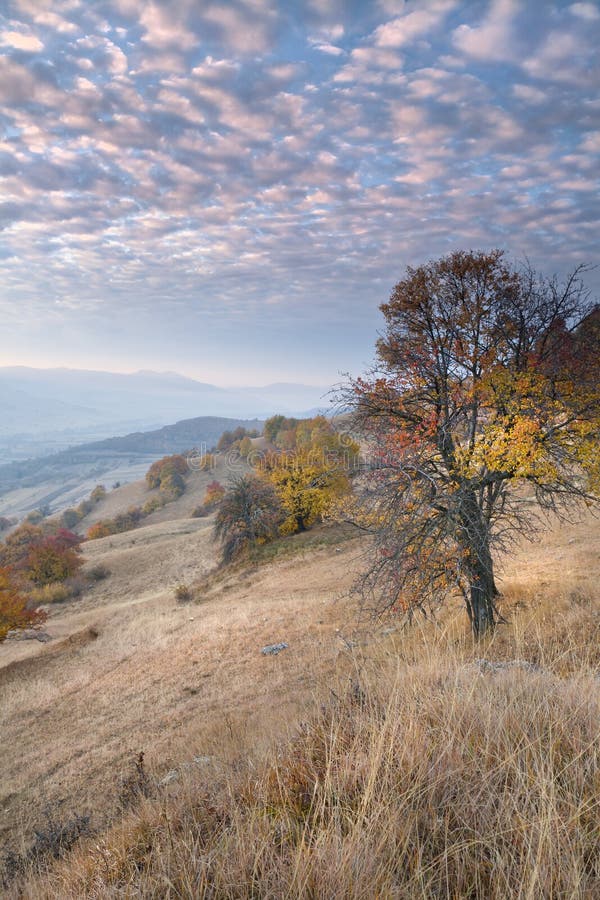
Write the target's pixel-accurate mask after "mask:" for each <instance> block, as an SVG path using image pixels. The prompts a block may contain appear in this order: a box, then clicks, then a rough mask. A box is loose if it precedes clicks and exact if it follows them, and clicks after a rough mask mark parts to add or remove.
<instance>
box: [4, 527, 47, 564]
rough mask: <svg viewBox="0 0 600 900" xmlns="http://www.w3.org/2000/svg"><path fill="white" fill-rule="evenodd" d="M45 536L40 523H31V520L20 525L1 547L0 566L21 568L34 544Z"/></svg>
mask: <svg viewBox="0 0 600 900" xmlns="http://www.w3.org/2000/svg"><path fill="white" fill-rule="evenodd" d="M43 537H44V532H43V530H42V529H41V528H40V526H39V525H31V524H30V523H29V522H24V523H23V524H22V525H19V527H18V528H15V530H14V531H13V532H12V533H11V534H9V535H8V537H7V538H6V540H5V542H4V544H2V546H1V547H0V566H10V568H12V569H15V570H19V569H21V568H22V567H23V565H24V564H25V560H26V559H27V556H28V554H29V551H30V549H31V548H32V547H33V546H34V544H39V543H40V541H41V540H42V539H43Z"/></svg>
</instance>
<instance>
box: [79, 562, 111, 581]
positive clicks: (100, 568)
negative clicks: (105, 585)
mask: <svg viewBox="0 0 600 900" xmlns="http://www.w3.org/2000/svg"><path fill="white" fill-rule="evenodd" d="M85 574H86V577H87V578H88V579H89V581H104V579H105V578H108V576H109V575H110V574H111V572H110V569H109V568H108V566H105V565H104V563H97V565H95V566H92V568H91V569H88V570H87V572H86V573H85Z"/></svg>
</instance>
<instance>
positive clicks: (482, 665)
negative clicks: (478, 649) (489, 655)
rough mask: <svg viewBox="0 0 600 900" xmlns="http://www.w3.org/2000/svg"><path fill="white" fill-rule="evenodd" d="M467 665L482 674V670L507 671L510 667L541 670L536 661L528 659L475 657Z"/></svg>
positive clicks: (528, 670) (490, 671)
mask: <svg viewBox="0 0 600 900" xmlns="http://www.w3.org/2000/svg"><path fill="white" fill-rule="evenodd" d="M468 667H469V668H470V667H473V668H476V669H479V672H480V673H481V674H482V675H483V673H484V672H489V673H491V674H496V672H507V671H509V670H510V669H521V670H522V671H524V672H541V671H542V669H541V667H540V666H538V665H537V664H536V663H532V662H530V661H529V660H528V659H506V660H495V661H492V660H489V659H476V660H474V661H473V662H472V663H469V665H468Z"/></svg>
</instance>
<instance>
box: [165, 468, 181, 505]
mask: <svg viewBox="0 0 600 900" xmlns="http://www.w3.org/2000/svg"><path fill="white" fill-rule="evenodd" d="M160 490H161V492H162V493H163V494H164V495H165V496H166V497H170V498H171V499H173V500H176V499H177V498H178V497H181V495H182V494H183V492H184V491H185V481H184V480H183V478H182V476H181V475H180V474H179V472H175V471H172V472H167V473H165V474H164V475H163V476H162V478H161V481H160Z"/></svg>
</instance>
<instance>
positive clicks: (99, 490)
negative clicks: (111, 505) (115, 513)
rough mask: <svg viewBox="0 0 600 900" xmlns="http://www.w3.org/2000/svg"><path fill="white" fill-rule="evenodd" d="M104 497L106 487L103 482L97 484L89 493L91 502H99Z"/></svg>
mask: <svg viewBox="0 0 600 900" xmlns="http://www.w3.org/2000/svg"><path fill="white" fill-rule="evenodd" d="M105 497H106V488H105V487H104V485H103V484H98V485H96V487H95V488H94V490H93V491H92V493H91V494H90V500H91V501H92V503H100V501H101V500H104V498H105Z"/></svg>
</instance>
